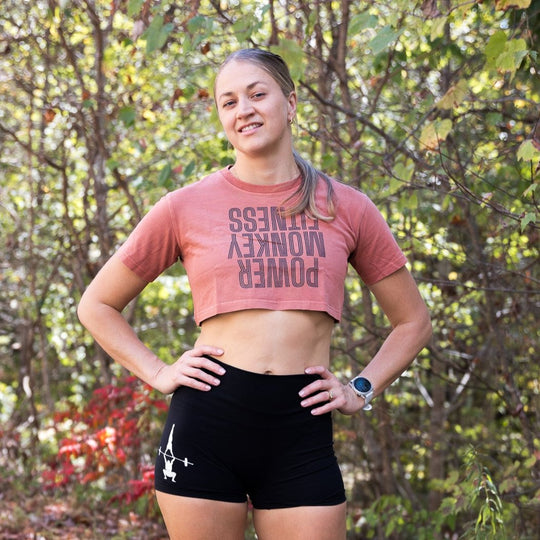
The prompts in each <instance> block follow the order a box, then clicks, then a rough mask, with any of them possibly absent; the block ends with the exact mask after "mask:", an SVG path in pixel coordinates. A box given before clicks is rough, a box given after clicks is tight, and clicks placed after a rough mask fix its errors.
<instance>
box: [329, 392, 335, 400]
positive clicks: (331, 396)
mask: <svg viewBox="0 0 540 540" xmlns="http://www.w3.org/2000/svg"><path fill="white" fill-rule="evenodd" d="M333 399H334V394H333V393H332V390H328V400H329V401H332V400H333Z"/></svg>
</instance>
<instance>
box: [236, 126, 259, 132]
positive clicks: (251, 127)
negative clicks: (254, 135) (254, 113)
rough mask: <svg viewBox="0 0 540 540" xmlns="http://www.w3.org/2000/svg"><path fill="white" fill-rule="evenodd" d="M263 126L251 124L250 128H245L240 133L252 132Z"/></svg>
mask: <svg viewBox="0 0 540 540" xmlns="http://www.w3.org/2000/svg"><path fill="white" fill-rule="evenodd" d="M260 125H261V124H249V126H245V127H243V128H242V129H241V130H240V132H241V133H245V132H246V131H251V130H252V129H255V128H258V127H259V126H260Z"/></svg>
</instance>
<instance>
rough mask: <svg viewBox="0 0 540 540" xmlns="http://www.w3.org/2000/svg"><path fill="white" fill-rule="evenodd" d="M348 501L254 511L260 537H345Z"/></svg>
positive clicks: (290, 539)
mask: <svg viewBox="0 0 540 540" xmlns="http://www.w3.org/2000/svg"><path fill="white" fill-rule="evenodd" d="M345 509H346V503H343V504H338V505H337V506H298V507H295V508H279V509H275V510H257V509H255V510H254V511H253V520H254V523H255V530H256V531H257V536H258V538H259V540H283V539H284V538H286V539H287V540H344V539H345V536H346V523H345Z"/></svg>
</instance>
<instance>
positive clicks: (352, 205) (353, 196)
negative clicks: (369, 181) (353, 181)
mask: <svg viewBox="0 0 540 540" xmlns="http://www.w3.org/2000/svg"><path fill="white" fill-rule="evenodd" d="M327 178H328V182H329V184H330V186H331V189H332V192H333V198H334V204H335V206H336V208H337V209H338V211H339V209H341V210H342V211H349V210H353V209H354V210H355V213H356V214H357V213H358V212H359V211H363V210H365V209H366V208H368V207H370V206H372V205H373V202H372V201H371V199H370V198H369V197H368V195H366V194H365V193H364V192H363V191H360V190H359V189H358V188H356V187H353V186H350V185H348V184H345V183H344V182H342V181H340V180H337V179H335V178H332V177H327ZM323 182H324V180H323V179H322V178H321V184H323Z"/></svg>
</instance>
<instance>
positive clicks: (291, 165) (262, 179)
mask: <svg viewBox="0 0 540 540" xmlns="http://www.w3.org/2000/svg"><path fill="white" fill-rule="evenodd" d="M231 172H232V174H234V176H236V178H238V179H239V180H242V181H243V182H248V183H250V184H259V185H273V184H281V183H283V182H288V181H290V180H294V179H295V178H296V177H297V176H298V175H299V174H300V171H299V170H298V167H297V166H296V162H295V161H294V156H293V155H292V153H291V155H290V157H289V159H286V160H277V159H276V160H269V159H268V158H266V157H262V158H258V159H257V158H255V159H254V158H252V157H250V158H249V159H245V158H243V156H241V155H238V154H237V156H236V162H235V164H234V165H233V167H232V168H231Z"/></svg>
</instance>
